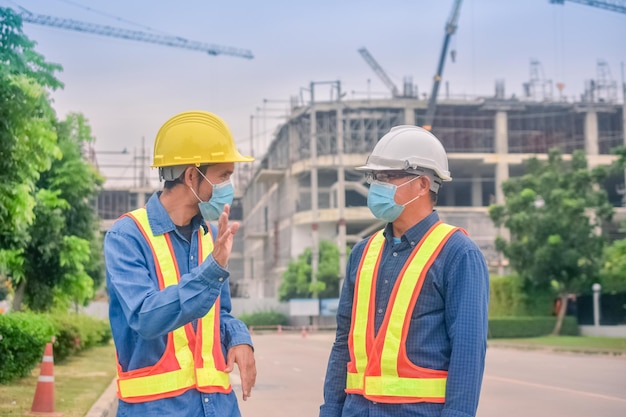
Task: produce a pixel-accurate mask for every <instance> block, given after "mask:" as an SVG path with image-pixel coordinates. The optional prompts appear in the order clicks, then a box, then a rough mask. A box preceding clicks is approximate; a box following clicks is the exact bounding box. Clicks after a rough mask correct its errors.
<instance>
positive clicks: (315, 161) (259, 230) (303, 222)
mask: <svg viewBox="0 0 626 417" xmlns="http://www.w3.org/2000/svg"><path fill="white" fill-rule="evenodd" d="M336 88H337V94H336V95H335V97H339V99H329V100H315V99H313V94H312V92H313V91H314V89H315V83H311V89H310V91H311V100H310V101H309V102H307V103H301V104H293V105H292V108H291V111H290V114H289V115H288V118H287V120H286V121H285V123H283V124H282V125H280V126H279V127H278V128H277V130H276V132H275V135H274V137H273V139H272V141H271V144H270V145H269V148H268V150H267V152H266V154H265V156H264V157H263V158H262V159H261V160H260V161H257V162H256V163H255V165H254V166H253V167H250V166H248V167H247V169H248V171H246V172H248V174H245V173H244V171H243V170H242V171H239V172H238V174H239V175H240V176H246V175H248V179H249V180H248V182H247V185H246V186H245V189H244V191H243V196H242V200H241V201H242V207H243V218H244V220H243V230H242V232H243V233H241V232H240V234H239V235H238V236H239V239H240V242H239V243H238V246H239V247H242V249H243V251H242V253H243V258H242V260H243V274H242V275H243V279H242V280H240V281H239V282H238V285H237V293H238V295H240V296H244V297H251V298H265V297H276V296H277V291H278V287H279V286H280V282H281V279H282V273H283V272H284V271H285V269H286V266H287V264H288V262H289V261H290V260H292V259H295V258H296V257H297V256H298V255H300V254H301V253H302V252H303V251H304V250H305V248H307V247H310V248H312V251H313V262H314V264H313V270H316V265H315V259H316V254H317V251H318V247H319V242H320V241H321V240H328V241H332V242H335V243H337V244H339V248H340V269H341V272H340V274H342V273H343V270H344V267H345V261H346V259H345V251H342V250H341V249H342V248H345V246H346V245H352V244H353V243H355V242H357V241H359V240H360V239H362V238H364V237H366V236H368V235H370V234H371V233H372V232H374V231H376V230H378V229H379V228H381V227H382V226H383V225H382V223H381V222H380V221H378V220H376V219H375V218H374V217H373V216H372V214H371V213H370V211H369V209H368V208H367V203H366V199H367V190H368V188H367V184H366V182H365V178H364V177H363V173H362V172H357V171H355V170H354V167H355V166H358V165H362V164H363V163H364V162H365V160H366V158H367V155H368V154H369V152H370V151H371V150H372V149H373V147H374V145H375V143H376V142H377V141H378V139H380V138H381V137H382V136H383V135H384V134H385V133H386V132H388V131H389V129H390V128H391V127H392V126H396V125H402V124H409V125H418V126H420V125H423V124H424V118H425V115H426V110H427V108H428V102H427V100H425V99H420V98H418V97H411V96H405V97H394V98H390V99H367V100H354V99H353V100H345V99H343V98H341V97H342V96H341V94H339V92H340V84H339V82H337V83H336ZM496 91H498V89H496ZM625 124H626V117H625V109H624V105H623V104H618V103H617V101H616V100H613V99H611V100H604V99H602V98H599V97H593V96H582V97H581V99H580V100H579V101H578V102H565V101H551V100H541V101H540V100H533V99H532V97H531V98H524V99H521V100H520V99H516V98H504V97H502V96H501V95H500V94H496V95H495V96H494V97H490V98H481V99H464V100H452V99H445V98H444V99H442V100H441V101H440V102H439V103H438V105H437V111H436V114H435V117H434V122H433V128H432V131H433V133H434V134H435V135H436V136H437V137H438V138H439V139H440V140H441V141H442V143H443V145H444V147H445V149H446V151H447V152H448V158H449V166H450V172H451V175H452V178H453V181H452V182H451V183H445V184H444V186H443V187H442V189H441V192H440V194H439V199H438V203H437V207H438V211H439V214H440V216H441V218H442V220H443V221H445V222H448V223H451V224H454V225H456V226H460V227H463V228H464V229H466V230H467V231H468V232H469V234H470V236H471V237H472V238H473V239H474V240H475V241H476V242H477V244H478V245H479V246H480V248H481V249H482V251H483V252H484V254H485V257H486V258H487V260H488V262H489V265H490V267H491V268H492V269H494V270H497V269H498V267H501V266H502V260H501V259H500V258H499V256H498V254H497V253H496V251H495V248H494V240H495V237H496V234H497V230H496V229H495V227H494V225H493V223H492V221H491V220H490V218H489V216H488V206H489V205H490V204H492V203H498V204H503V203H504V196H503V193H502V187H501V185H502V183H503V182H504V181H506V180H507V179H508V178H510V177H514V176H518V175H521V174H522V173H523V172H524V161H526V160H528V159H529V158H532V157H535V156H537V157H539V158H542V157H545V156H546V153H547V151H548V150H549V149H550V148H553V147H558V148H559V149H560V150H561V152H563V153H564V154H565V155H567V154H571V153H572V151H574V150H578V149H580V150H584V151H585V152H586V154H587V159H588V162H589V165H590V166H591V167H593V166H596V165H604V164H606V165H608V164H610V163H611V161H613V160H614V159H615V156H612V155H611V150H612V149H613V148H615V147H618V146H622V145H624V143H625V139H624V131H625V130H626V127H625ZM244 168H245V167H244ZM623 182H624V179H623V178H616V179H614V180H613V181H609V182H607V185H606V186H607V191H608V193H609V196H610V199H611V201H612V203H613V204H614V205H615V206H616V207H622V206H624V204H623V201H622V197H623V196H622V195H623ZM618 211H620V210H618ZM233 278H235V277H233Z"/></svg>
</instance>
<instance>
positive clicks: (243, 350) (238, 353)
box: [225, 345, 256, 401]
mask: <svg viewBox="0 0 626 417" xmlns="http://www.w3.org/2000/svg"><path fill="white" fill-rule="evenodd" d="M235 363H236V364H237V367H238V368H239V376H240V377H241V390H242V391H243V400H244V401H246V400H247V399H248V397H250V395H252V387H253V386H254V383H255V381H256V364H255V361H254V352H253V351H252V347H251V346H250V345H237V346H233V347H232V348H230V349H229V350H228V357H227V358H226V369H225V371H226V372H232V370H233V369H234V368H235Z"/></svg>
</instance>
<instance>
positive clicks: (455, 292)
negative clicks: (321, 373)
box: [320, 126, 489, 417]
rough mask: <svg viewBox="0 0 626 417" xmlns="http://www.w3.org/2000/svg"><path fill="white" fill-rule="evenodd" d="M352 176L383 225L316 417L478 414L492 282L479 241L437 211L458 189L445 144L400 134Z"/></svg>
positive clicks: (361, 253)
mask: <svg viewBox="0 0 626 417" xmlns="http://www.w3.org/2000/svg"><path fill="white" fill-rule="evenodd" d="M357 169H358V170H362V171H365V173H366V177H367V180H368V182H369V183H370V189H369V193H368V198H367V204H368V207H369V208H370V210H371V212H372V213H373V214H374V216H375V217H377V218H378V219H380V220H383V221H384V222H385V223H386V225H385V227H384V229H382V230H380V231H379V232H377V233H375V234H374V235H372V236H371V237H368V238H366V239H364V240H362V241H361V242H359V243H357V244H356V245H355V246H354V248H353V249H352V252H351V254H350V259H349V262H348V265H347V268H346V279H345V280H344V285H343V288H342V292H341V298H340V302H339V309H338V312H337V335H336V339H335V343H334V344H333V348H332V351H331V354H330V359H329V362H328V369H327V372H326V380H325V383H324V404H323V405H322V406H321V407H320V416H321V417H331V416H333V417H338V416H377V417H385V416H389V417H391V416H393V417H404V416H406V417H408V416H424V417H426V416H428V417H435V416H437V417H439V416H442V417H468V416H475V415H476V409H477V407H478V399H479V394H480V388H481V383H482V376H483V370H484V364H485V351H486V345H487V307H488V302H489V275H488V271H487V265H486V262H485V259H484V257H483V255H482V253H481V251H480V249H479V248H478V247H477V246H476V244H475V243H474V242H473V241H472V240H471V239H470V238H469V237H468V236H467V234H466V233H465V232H464V231H463V230H462V229H459V228H457V227H454V226H450V225H448V224H445V223H442V222H441V221H440V219H439V215H438V213H437V211H436V210H434V205H435V203H436V200H437V193H438V192H439V189H440V187H441V185H442V183H443V182H446V181H451V180H452V178H451V177H450V172H449V171H448V158H447V155H446V152H445V150H444V147H443V145H442V144H441V142H440V141H439V140H438V139H437V138H436V137H435V136H434V135H433V134H432V133H430V132H428V131H427V130H425V129H422V128H420V127H417V126H397V127H394V128H392V129H391V131H390V132H388V133H387V134H386V135H384V136H383V137H382V138H381V139H380V141H379V142H378V143H377V144H376V146H375V147H374V150H373V151H372V153H371V154H370V156H369V157H368V159H367V163H366V164H365V165H364V166H361V167H358V168H357Z"/></svg>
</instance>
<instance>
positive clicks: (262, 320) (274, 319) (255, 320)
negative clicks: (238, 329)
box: [238, 310, 289, 327]
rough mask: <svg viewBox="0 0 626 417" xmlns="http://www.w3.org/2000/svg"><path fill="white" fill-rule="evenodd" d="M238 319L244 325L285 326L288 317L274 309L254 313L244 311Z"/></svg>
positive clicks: (287, 322)
mask: <svg viewBox="0 0 626 417" xmlns="http://www.w3.org/2000/svg"><path fill="white" fill-rule="evenodd" d="M238 318H239V320H241V321H243V322H244V323H245V324H246V326H248V327H250V326H277V325H279V324H280V325H281V326H286V325H287V324H289V318H288V317H287V316H286V315H285V314H283V313H281V312H279V311H274V310H269V311H257V312H255V313H245V314H242V315H240V316H239V317H238Z"/></svg>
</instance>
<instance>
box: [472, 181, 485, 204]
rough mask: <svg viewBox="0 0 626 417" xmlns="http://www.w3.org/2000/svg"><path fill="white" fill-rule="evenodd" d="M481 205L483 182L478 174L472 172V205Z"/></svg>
mask: <svg viewBox="0 0 626 417" xmlns="http://www.w3.org/2000/svg"><path fill="white" fill-rule="evenodd" d="M482 205H483V182H482V181H481V177H480V174H474V177H473V178H472V207H481V206H482Z"/></svg>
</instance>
